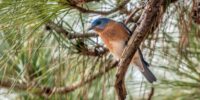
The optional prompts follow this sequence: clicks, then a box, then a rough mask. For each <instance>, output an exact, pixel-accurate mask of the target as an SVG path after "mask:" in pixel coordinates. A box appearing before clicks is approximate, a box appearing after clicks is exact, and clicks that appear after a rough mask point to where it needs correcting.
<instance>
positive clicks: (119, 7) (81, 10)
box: [68, 0, 130, 15]
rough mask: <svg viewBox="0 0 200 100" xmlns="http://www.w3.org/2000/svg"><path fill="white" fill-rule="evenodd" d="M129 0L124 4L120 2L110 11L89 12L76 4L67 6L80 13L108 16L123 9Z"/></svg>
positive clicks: (125, 0)
mask: <svg viewBox="0 0 200 100" xmlns="http://www.w3.org/2000/svg"><path fill="white" fill-rule="evenodd" d="M129 1H130V0H124V2H122V3H121V4H120V5H119V6H117V7H116V8H113V9H112V10H110V11H95V10H90V9H85V8H83V7H80V6H78V5H76V4H73V3H72V4H68V5H70V6H71V7H72V8H75V9H77V10H78V11H80V12H82V13H94V14H100V15H109V14H112V13H114V12H117V11H119V10H121V9H123V8H124V6H125V5H126V4H127V3H129Z"/></svg>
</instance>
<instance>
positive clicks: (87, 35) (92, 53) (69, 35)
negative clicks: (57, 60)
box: [46, 21, 108, 56]
mask: <svg viewBox="0 0 200 100" xmlns="http://www.w3.org/2000/svg"><path fill="white" fill-rule="evenodd" d="M46 25H47V27H49V28H50V29H53V30H54V31H56V32H57V33H58V34H61V35H64V36H65V37H66V38H67V39H76V38H90V37H97V36H98V35H97V34H96V33H85V34H81V33H75V34H72V33H69V32H68V31H66V30H65V29H63V27H61V26H58V25H57V24H55V23H54V22H52V21H49V22H48V23H47V24H46ZM78 51H79V52H78V53H80V54H82V55H86V56H102V55H104V54H106V53H107V52H108V49H106V48H103V47H102V50H97V49H96V48H95V49H88V48H81V49H80V50H78Z"/></svg>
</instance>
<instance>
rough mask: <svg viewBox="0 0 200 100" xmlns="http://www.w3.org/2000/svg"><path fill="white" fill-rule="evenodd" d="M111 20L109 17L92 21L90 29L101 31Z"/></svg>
mask: <svg viewBox="0 0 200 100" xmlns="http://www.w3.org/2000/svg"><path fill="white" fill-rule="evenodd" d="M110 21H111V20H110V19H108V18H98V19H95V20H94V21H92V24H91V26H90V27H89V29H88V30H95V31H101V30H103V29H104V28H105V27H106V25H107V24H108V23H109V22H110Z"/></svg>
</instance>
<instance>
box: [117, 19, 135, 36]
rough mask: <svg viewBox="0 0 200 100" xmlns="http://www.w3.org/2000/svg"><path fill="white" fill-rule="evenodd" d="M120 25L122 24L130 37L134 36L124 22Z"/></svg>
mask: <svg viewBox="0 0 200 100" xmlns="http://www.w3.org/2000/svg"><path fill="white" fill-rule="evenodd" d="M118 23H120V24H121V25H122V26H123V27H124V28H125V29H126V30H127V32H128V34H129V35H130V36H131V35H132V32H131V30H130V29H129V28H128V27H127V26H126V25H125V24H124V23H122V22H118Z"/></svg>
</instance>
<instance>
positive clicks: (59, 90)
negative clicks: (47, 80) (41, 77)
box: [0, 62, 118, 96]
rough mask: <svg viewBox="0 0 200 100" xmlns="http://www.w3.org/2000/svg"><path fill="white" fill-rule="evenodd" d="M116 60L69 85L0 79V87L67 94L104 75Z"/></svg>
mask: <svg viewBox="0 0 200 100" xmlns="http://www.w3.org/2000/svg"><path fill="white" fill-rule="evenodd" d="M117 64H118V62H112V63H111V64H108V65H107V66H106V67H105V69H103V68H102V69H101V70H100V71H99V72H98V73H96V74H94V75H92V76H90V77H88V78H87V79H85V80H83V81H79V82H76V83H73V84H71V85H70V86H64V87H48V86H39V85H35V84H34V83H33V84H26V83H16V82H12V81H8V80H0V87H5V88H11V87H12V88H13V89H16V90H28V91H32V92H33V93H34V94H40V95H41V94H43V95H47V96H49V95H52V94H56V93H59V94H62V93H64V94H67V93H69V92H72V91H74V90H76V89H78V88H79V87H82V86H84V85H85V84H87V83H90V82H92V81H93V80H95V79H97V78H99V77H101V76H102V75H104V74H105V73H107V72H109V71H110V70H112V69H113V68H115V67H116V66H117Z"/></svg>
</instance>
